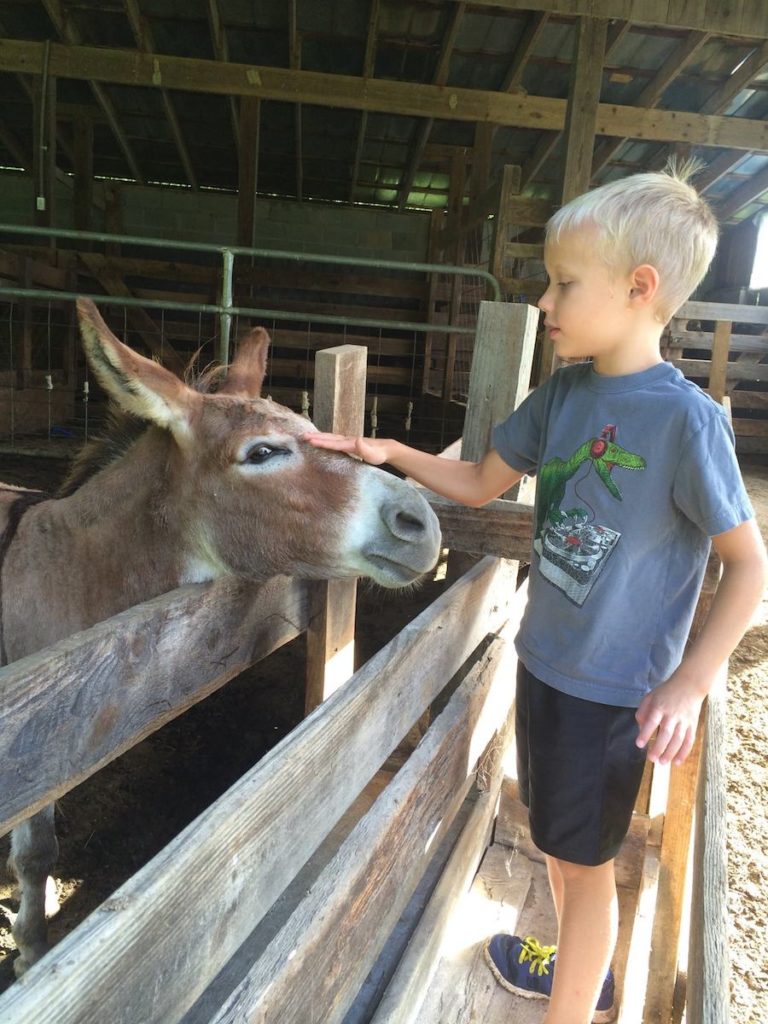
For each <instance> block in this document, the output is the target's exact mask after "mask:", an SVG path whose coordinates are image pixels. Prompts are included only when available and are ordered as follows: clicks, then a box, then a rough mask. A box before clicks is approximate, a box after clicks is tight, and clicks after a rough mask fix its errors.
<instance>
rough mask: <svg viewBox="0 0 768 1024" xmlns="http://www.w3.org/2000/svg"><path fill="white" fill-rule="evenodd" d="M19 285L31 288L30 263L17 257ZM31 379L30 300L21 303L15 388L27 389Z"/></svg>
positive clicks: (25, 258)
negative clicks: (19, 340) (19, 341)
mask: <svg viewBox="0 0 768 1024" xmlns="http://www.w3.org/2000/svg"><path fill="white" fill-rule="evenodd" d="M19 284H20V285H21V287H22V288H31V287H32V261H31V260H29V259H27V257H26V256H19ZM31 378H32V300H31V299H23V300H22V303H21V345H20V346H19V350H18V352H17V353H16V387H17V388H26V387H29V384H30V381H31Z"/></svg>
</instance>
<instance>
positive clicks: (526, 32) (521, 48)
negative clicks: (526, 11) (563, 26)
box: [501, 13, 549, 92]
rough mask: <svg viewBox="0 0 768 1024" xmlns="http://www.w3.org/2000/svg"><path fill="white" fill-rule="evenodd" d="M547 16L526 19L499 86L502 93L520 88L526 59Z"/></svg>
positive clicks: (539, 34) (544, 26)
mask: <svg viewBox="0 0 768 1024" xmlns="http://www.w3.org/2000/svg"><path fill="white" fill-rule="evenodd" d="M548 21H549V15H548V14H546V13H543V14H542V13H539V14H531V15H529V17H528V21H527V22H526V25H525V28H524V29H523V32H522V35H521V37H520V42H519V43H518V44H517V47H516V49H515V52H514V54H513V55H512V60H511V62H510V65H509V67H508V68H507V73H506V75H505V76H504V81H503V82H502V85H501V91H502V92H514V91H515V90H516V89H519V88H520V84H521V83H522V80H523V72H524V71H525V66H526V64H527V63H528V58H529V57H530V56H531V54H532V53H533V51H534V49H535V47H536V43H537V42H538V41H539V37H540V36H541V33H542V32H543V31H544V29H545V28H546V27H547V22H548Z"/></svg>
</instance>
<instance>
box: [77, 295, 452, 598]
mask: <svg viewBox="0 0 768 1024" xmlns="http://www.w3.org/2000/svg"><path fill="white" fill-rule="evenodd" d="M78 312H79V316H80V326H81V332H82V335H83V340H84V345H85V350H86V353H87V356H88V360H89V363H90V365H91V367H92V368H93V371H94V373H95V374H96V376H97V377H98V379H99V381H100V383H101V384H102V386H103V387H104V388H105V390H106V391H107V392H108V394H109V395H110V397H111V398H112V399H113V400H114V401H115V402H117V404H118V405H119V406H120V407H122V408H123V409H124V410H125V411H126V412H129V413H131V414H133V415H134V416H136V417H139V418H140V419H142V420H145V421H148V422H149V423H150V424H153V425H154V426H155V427H156V428H161V430H162V431H163V432H164V437H165V438H166V442H165V443H166V448H165V450H164V463H165V466H166V467H167V469H166V472H167V476H168V491H169V493H168V496H167V497H166V499H165V500H166V515H167V516H169V517H176V521H177V522H178V524H179V526H180V536H181V543H182V545H183V547H184V551H183V552H181V553H180V555H181V558H180V562H181V564H182V565H183V570H182V579H181V580H180V581H179V582H181V581H187V582H191V581H195V580H206V579H213V578H216V577H218V576H221V575H227V574H234V575H238V576H242V577H245V578H248V579H255V580H264V579H267V578H269V577H271V576H274V575H277V574H286V575H293V576H300V577H304V578H308V579H313V578H314V579H319V578H332V577H336V578H350V577H355V576H369V577H371V578H372V579H373V580H375V581H376V582H377V583H380V584H382V585H384V586H387V587H396V586H400V585H403V584H405V583H409V582H411V581H412V580H414V579H415V578H416V577H418V576H419V575H420V574H421V573H423V572H425V571H427V570H428V569H430V568H431V567H432V566H433V565H434V563H435V561H436V558H437V554H438V551H439V545H440V530H439V525H438V522H437V518H436V516H435V515H434V513H433V512H432V510H431V508H430V507H429V505H428V504H427V502H426V501H425V500H424V499H423V498H422V497H421V495H420V494H419V493H418V492H417V491H416V490H415V489H414V488H413V487H412V486H411V485H409V484H407V483H405V482H404V481H402V480H400V479H398V478H397V477H394V476H392V475H391V474H389V473H385V472H383V471H381V470H378V469H375V468H373V467H371V466H367V465H365V464H364V463H361V462H359V461H357V460H354V459H351V458H349V457H348V456H346V455H339V454H338V453H334V452H328V451H323V450H320V449H317V448H314V447H313V446H312V445H310V444H308V443H307V442H306V441H302V440H301V436H302V435H303V434H305V433H306V432H307V429H308V428H309V429H311V425H309V424H308V423H307V420H306V419H304V418H303V417H302V416H300V415H298V414H297V413H294V412H292V411H291V410H290V409H287V408H285V407H284V406H281V405H278V404H277V403H275V402H272V401H271V400H269V399H264V398H261V397H260V393H261V386H262V381H263V379H264V372H265V368H266V358H267V348H268V345H269V337H268V335H267V333H266V331H264V330H263V329H261V328H256V329H255V330H253V331H252V332H251V333H250V334H249V335H248V336H247V337H246V338H244V339H243V340H242V341H241V343H240V346H239V350H238V353H237V356H236V358H235V360H234V362H233V363H232V364H231V366H230V367H229V368H228V373H227V377H226V380H225V381H224V383H223V384H222V385H221V386H220V387H219V389H218V390H217V391H216V392H215V393H214V394H202V393H200V392H199V391H195V390H194V389H193V388H191V387H188V386H187V385H186V384H184V383H183V382H182V381H181V380H179V378H177V377H176V376H174V375H173V374H172V373H170V372H169V371H168V370H166V369H165V368H163V367H162V366H160V365H159V364H157V363H154V362H152V361H151V360H149V359H145V358H144V357H143V356H140V355H139V354H138V353H136V352H134V351H133V350H132V349H130V348H128V346H126V345H124V344H123V343H122V342H120V341H118V339H117V338H116V337H115V336H114V335H113V334H112V333H111V331H110V330H109V328H108V327H107V326H106V324H105V323H104V321H103V320H102V318H101V316H100V315H99V313H98V311H97V309H96V307H95V306H94V304H93V303H92V302H91V301H90V300H86V299H80V300H78ZM147 471H150V467H149V466H148V467H147Z"/></svg>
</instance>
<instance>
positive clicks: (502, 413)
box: [461, 302, 539, 461]
mask: <svg viewBox="0 0 768 1024" xmlns="http://www.w3.org/2000/svg"><path fill="white" fill-rule="evenodd" d="M538 319H539V311H538V309H536V308H535V307H534V306H527V305H524V304H523V303H521V302H481V303H480V314H479V316H478V318H477V333H476V335H475V351H474V355H473V357H472V372H471V374H470V377H469V396H468V399H467V416H466V419H465V421H464V436H463V439H462V444H461V457H462V459H470V460H472V461H477V460H478V459H481V458H482V457H483V455H485V453H486V452H487V451H488V448H489V447H490V443H491V431H492V430H493V427H494V426H495V425H496V424H497V423H500V422H501V421H502V420H503V419H504V418H505V417H506V416H508V415H509V414H510V413H511V412H512V410H513V409H516V408H517V406H518V405H520V403H521V402H522V400H523V399H524V398H525V396H526V395H527V394H528V388H529V387H530V379H531V364H532V362H533V347H534V344H535V343H536V324H537V323H538Z"/></svg>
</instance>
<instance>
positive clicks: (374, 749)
mask: <svg viewBox="0 0 768 1024" xmlns="http://www.w3.org/2000/svg"><path fill="white" fill-rule="evenodd" d="M501 579H503V563H502V564H500V563H499V562H498V561H497V560H495V559H485V560H484V561H483V562H481V563H479V564H478V565H477V566H476V567H475V568H473V569H472V570H471V571H470V572H469V573H467V574H466V575H465V576H464V577H462V579H460V580H458V581H457V583H455V584H454V585H453V586H452V587H451V588H450V589H449V590H448V591H447V592H446V593H445V594H442V595H441V596H440V597H439V598H438V599H437V601H435V602H434V603H433V604H432V605H431V606H430V607H429V608H428V609H427V610H426V611H425V612H423V613H422V614H421V615H419V616H418V617H417V618H415V619H414V620H413V621H412V622H410V623H409V624H408V625H407V626H406V627H405V629H403V630H402V631H401V632H400V633H399V634H398V635H397V636H396V637H395V638H394V639H393V640H392V641H391V642H390V643H389V644H388V645H387V646H386V647H384V648H383V649H382V650H381V651H379V652H378V654H376V655H375V656H374V657H373V658H371V660H370V661H368V662H367V663H366V665H365V666H363V668H362V669H360V670H359V671H358V672H357V673H356V674H355V675H354V676H353V678H352V679H351V680H350V682H349V683H348V684H347V686H345V687H342V689H341V690H339V691H337V692H336V693H335V694H334V695H333V696H332V697H331V699H330V700H328V701H326V703H325V704H322V705H320V707H318V708H317V709H316V710H315V711H314V712H313V713H312V714H311V715H310V716H309V717H308V718H307V719H305V720H304V722H302V723H301V725H299V726H298V728H297V729H295V730H294V731H293V732H292V733H291V734H290V735H289V736H287V737H286V738H285V739H284V740H283V741H282V742H281V743H280V744H278V746H277V747H275V748H274V749H273V750H272V751H270V753H269V754H267V756H266V757H265V758H264V759H263V760H262V761H261V762H260V763H259V764H258V765H257V766H256V767H255V768H253V769H252V770H251V771H250V772H248V773H247V774H246V775H245V776H243V778H242V779H241V780H240V781H239V782H237V783H236V784H235V785H234V786H233V787H232V788H231V789H230V790H229V791H228V793H226V794H225V795H224V796H223V797H221V798H220V799H219V800H217V801H216V802H215V803H214V804H213V805H212V806H211V807H210V808H208V810H207V811H205V812H204V813H203V814H202V815H201V816H200V817H199V818H198V819H197V821H196V822H194V823H193V824H192V825H191V826H190V827H189V828H187V829H185V830H184V831H183V832H182V833H181V834H180V835H179V836H177V838H176V839H175V840H174V841H173V842H172V843H170V844H169V845H168V846H167V847H166V848H165V849H164V850H163V851H162V852H161V853H160V854H159V855H158V856H157V857H156V858H155V859H154V860H153V861H151V862H150V863H149V864H148V865H147V866H146V867H145V868H143V869H142V870H141V871H139V872H138V873H137V874H136V875H135V876H134V877H133V878H132V879H131V880H130V881H129V882H127V883H126V884H125V885H124V886H122V887H121V889H119V890H118V892H117V893H115V895H114V896H113V897H112V898H110V899H109V900H107V901H106V902H105V903H104V904H103V905H102V906H101V907H100V908H99V909H98V910H96V911H95V912H94V913H93V914H91V915H90V917H88V918H87V919H86V921H84V922H83V924H82V925H81V926H80V927H79V928H78V929H76V930H75V931H74V932H73V933H72V934H71V935H69V936H67V937H66V938H65V939H63V940H62V942H61V943H59V945H58V946H56V947H55V948H54V949H53V950H52V951H51V952H50V953H49V954H48V956H47V957H45V958H44V959H43V960H42V961H41V962H40V963H39V964H36V965H35V966H34V967H33V968H32V969H31V970H30V971H29V972H28V974H27V975H25V977H24V978H22V979H21V981H20V982H19V983H18V984H17V985H15V986H13V987H12V988H11V989H10V990H9V991H8V992H7V993H5V994H4V995H3V996H2V997H0V1020H3V1021H5V1020H6V1019H7V1020H8V1021H9V1022H21V1021H35V1024H103V1022H104V1021H105V1020H108V1021H109V1022H110V1024H135V1022H136V1021H138V1020H140V1021H142V1024H170V1022H171V1021H174V1020H178V1019H179V1018H180V1017H181V1016H182V1015H183V1013H184V1012H185V1011H186V1009H188V1008H189V1006H191V1005H192V1003H193V1002H194V1001H195V999H196V998H197V997H198V995H199V994H200V993H201V992H202V991H203V990H204V989H205V987H206V986H207V984H208V983H209V982H210V980H211V979H212V978H213V977H214V976H215V975H216V974H217V973H218V971H219V969H220V968H221V967H222V966H223V965H224V964H225V963H226V962H227V961H228V960H229V958H230V957H231V955H232V954H233V953H234V952H235V950H236V949H237V948H238V947H239V946H240V945H241V943H242V941H243V940H244V939H245V938H246V936H247V935H248V934H249V933H250V932H251V931H252V929H253V928H254V926H255V925H256V924H257V923H258V921H259V920H260V919H261V917H263V915H264V914H265V913H266V911H267V910H268V909H269V908H270V906H271V905H272V904H273V903H274V901H275V899H276V898H277V897H278V896H279V895H280V893H281V892H282V891H283V890H284V889H285V887H286V885H287V884H288V883H289V882H290V881H291V879H292V878H293V877H294V876H295V875H296V873H297V872H298V870H299V869H300V868H301V866H302V865H303V864H304V863H305V862H306V860H307V859H308V858H309V856H310V855H311V854H312V852H313V851H314V850H315V849H316V848H317V846H318V844H319V843H320V842H321V841H322V839H323V838H324V837H325V835H327V834H328V832H329V831H330V830H331V828H332V827H333V825H334V823H335V822H336V821H337V820H338V819H339V817H340V816H341V814H342V813H343V812H344V810H345V809H346V807H348V806H349V804H350V803H351V802H352V800H353V799H354V798H355V797H356V795H357V794H358V793H359V792H360V790H361V789H362V788H363V786H365V784H366V783H367V782H368V780H369V779H370V778H371V777H372V776H373V775H374V774H375V772H376V771H377V769H378V768H379V766H380V765H381V764H382V762H383V761H384V759H385V758H386V756H387V755H388V754H389V752H390V751H391V750H392V748H393V747H394V746H395V745H396V744H397V742H398V740H399V739H400V737H402V736H403V735H405V733H406V732H407V731H408V729H409V728H410V727H411V725H412V724H413V722H414V721H415V720H416V719H417V718H418V716H419V715H420V714H421V713H422V711H423V710H424V708H425V707H426V706H427V705H428V704H430V703H431V702H432V700H433V699H434V698H435V697H436V696H437V694H438V693H439V692H440V690H441V689H442V686H443V685H444V681H445V680H446V679H449V678H450V677H451V675H452V674H453V673H454V671H455V670H456V668H457V667H458V666H459V665H460V664H462V662H463V661H464V660H465V658H466V657H467V656H468V655H469V653H470V652H471V651H473V650H474V649H475V647H476V646H477V644H478V642H479V641H480V640H481V639H482V638H483V637H484V636H485V635H486V633H487V632H488V631H489V630H493V629H497V628H499V626H500V625H501V624H502V622H503V620H504V619H505V618H506V608H507V605H506V599H507V596H508V587H507V586H504V585H502V586H499V581H500V580H501Z"/></svg>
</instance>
